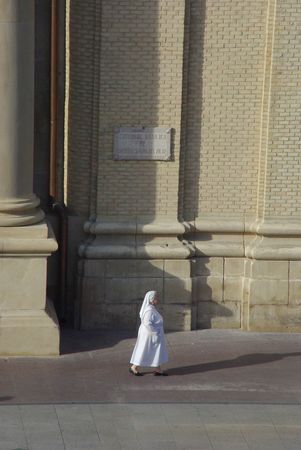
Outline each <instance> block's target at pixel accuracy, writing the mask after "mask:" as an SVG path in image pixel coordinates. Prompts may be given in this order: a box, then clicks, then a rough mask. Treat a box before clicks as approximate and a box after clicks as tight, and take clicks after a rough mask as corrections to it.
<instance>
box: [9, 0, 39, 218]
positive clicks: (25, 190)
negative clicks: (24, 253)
mask: <svg viewBox="0 0 301 450" xmlns="http://www.w3.org/2000/svg"><path fill="white" fill-rule="evenodd" d="M0 98H1V109H0V136H1V139H0V161H1V164H0V180H1V183H0V226H15V225H16V226H18V225H25V224H32V223H36V222H39V221H41V220H42V218H43V217H44V214H43V212H42V211H41V210H39V209H38V205H39V200H38V198H37V197H36V196H35V195H34V194H33V192H32V184H33V126H34V121H33V113H34V111H33V104H34V1H33V0H1V1H0Z"/></svg>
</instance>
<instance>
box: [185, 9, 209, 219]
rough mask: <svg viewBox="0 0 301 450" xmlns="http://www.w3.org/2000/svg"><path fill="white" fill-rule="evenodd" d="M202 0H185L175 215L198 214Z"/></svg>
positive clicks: (202, 28) (188, 217) (201, 81)
mask: <svg viewBox="0 0 301 450" xmlns="http://www.w3.org/2000/svg"><path fill="white" fill-rule="evenodd" d="M205 22H206V0H193V1H187V3H186V25H185V26H186V32H185V43H184V48H185V55H184V71H183V107H182V130H181V170H180V185H181V191H180V196H179V215H180V217H184V220H187V221H192V220H194V219H195V217H198V215H199V197H200V177H201V154H202V150H203V149H202V148H201V136H202V112H203V66H204V34H205V33H204V31H205Z"/></svg>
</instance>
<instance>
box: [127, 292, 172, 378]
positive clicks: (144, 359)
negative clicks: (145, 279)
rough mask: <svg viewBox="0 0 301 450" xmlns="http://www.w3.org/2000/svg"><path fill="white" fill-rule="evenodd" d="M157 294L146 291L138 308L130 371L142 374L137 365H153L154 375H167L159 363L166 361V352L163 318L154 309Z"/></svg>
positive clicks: (137, 374)
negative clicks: (136, 334)
mask: <svg viewBox="0 0 301 450" xmlns="http://www.w3.org/2000/svg"><path fill="white" fill-rule="evenodd" d="M157 303H158V294H157V292H156V291H149V292H147V293H146V295H145V297H144V300H143V303H142V307H141V309H140V313H139V315H140V319H141V325H140V327H139V331H138V338H137V342H136V345H135V348H134V351H133V354H132V357H131V361H130V363H131V367H130V369H129V371H130V373H131V374H133V375H136V376H141V375H143V374H142V373H141V372H139V366H144V367H155V371H154V375H156V376H159V375H167V373H166V372H163V371H162V369H161V365H162V364H164V363H166V362H167V361H168V354H167V349H166V343H165V336H164V330H163V318H162V316H161V314H159V312H158V311H157V309H156V305H157Z"/></svg>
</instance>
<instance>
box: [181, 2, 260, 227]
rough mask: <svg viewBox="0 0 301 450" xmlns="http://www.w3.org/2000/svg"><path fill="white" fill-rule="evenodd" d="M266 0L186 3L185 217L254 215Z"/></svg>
mask: <svg viewBox="0 0 301 450" xmlns="http://www.w3.org/2000/svg"><path fill="white" fill-rule="evenodd" d="M266 14H267V1H266V0H253V1H252V2H245V1H242V0H223V1H221V0H207V1H206V2H203V1H201V0H192V1H191V15H190V17H191V22H190V48H189V63H188V67H187V69H188V70H189V75H188V104H187V109H188V116H187V135H186V142H187V144H186V148H185V149H184V150H183V151H185V154H186V160H185V194H184V196H185V201H184V204H185V207H184V208H185V215H186V217H187V218H191V217H193V216H194V215H196V216H198V215H200V214H202V213H211V212H214V213H221V214H228V213H239V214H244V213H253V212H255V210H256V202H257V172H258V150H259V134H260V118H261V101H262V83H263V65H264V48H265V32H266Z"/></svg>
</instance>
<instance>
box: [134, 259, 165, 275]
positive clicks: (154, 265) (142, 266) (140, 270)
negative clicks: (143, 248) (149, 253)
mask: <svg viewBox="0 0 301 450" xmlns="http://www.w3.org/2000/svg"><path fill="white" fill-rule="evenodd" d="M136 267H137V269H136V273H137V276H140V277H145V278H146V277H150V278H161V277H163V274H164V270H163V267H164V261H163V260H162V259H151V260H145V259H140V260H137V261H136Z"/></svg>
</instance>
